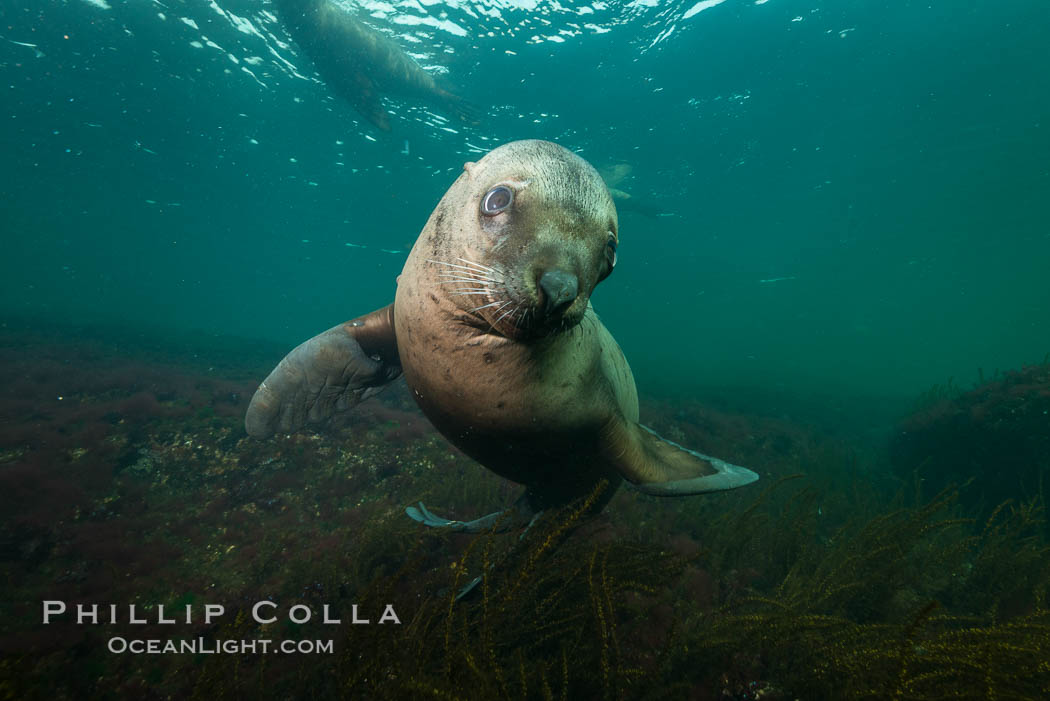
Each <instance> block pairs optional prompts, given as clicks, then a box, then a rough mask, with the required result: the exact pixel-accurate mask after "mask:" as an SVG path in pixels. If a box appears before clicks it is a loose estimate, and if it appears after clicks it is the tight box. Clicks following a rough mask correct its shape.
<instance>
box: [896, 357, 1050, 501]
mask: <svg viewBox="0 0 1050 701" xmlns="http://www.w3.org/2000/svg"><path fill="white" fill-rule="evenodd" d="M890 455H891V459H892V461H893V464H894V467H895V469H896V470H897V472H898V473H899V474H901V475H902V476H908V475H911V474H912V473H913V472H914V471H916V470H918V472H919V474H920V475H921V476H922V477H923V478H924V479H925V480H927V482H928V483H930V484H931V485H933V489H940V488H941V487H943V486H944V485H946V484H949V483H961V482H964V481H966V480H972V483H971V484H970V485H969V486H968V487H967V488H965V489H963V490H962V499H963V501H964V502H966V503H967V504H968V505H972V506H974V507H979V508H981V509H983V511H984V512H985V513H987V512H989V511H990V510H991V509H994V508H995V507H996V506H997V505H998V504H999V503H1000V502H1001V501H1003V500H1004V499H1009V498H1016V497H1017V496H1018V495H1023V494H1040V495H1042V496H1043V498H1044V499H1045V498H1046V495H1047V493H1046V489H1047V477H1048V476H1050V362H1047V361H1046V360H1044V362H1043V363H1041V364H1037V365H1029V366H1026V367H1023V368H1021V369H1020V370H1011V371H1008V372H1005V373H1002V374H1000V373H998V372H996V374H995V376H994V377H993V378H992V379H990V380H987V381H985V378H984V376H983V373H981V380H980V382H979V383H978V384H977V386H975V387H974V388H973V389H971V390H969V391H963V390H961V389H960V388H958V387H957V386H955V385H953V383H952V382H951V381H949V382H948V383H947V385H942V386H938V387H935V388H933V389H931V390H930V391H929V392H927V393H926V395H924V397H923V398H922V401H921V403H920V404H919V405H918V408H917V409H916V411H915V412H913V413H912V414H911V415H910V416H908V417H907V418H905V419H904V420H903V421H901V422H900V424H899V426H898V428H897V431H896V432H895V433H894V435H893V437H892V440H891V445H890Z"/></svg>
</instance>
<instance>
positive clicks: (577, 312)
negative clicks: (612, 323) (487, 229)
mask: <svg viewBox="0 0 1050 701" xmlns="http://www.w3.org/2000/svg"><path fill="white" fill-rule="evenodd" d="M427 262H428V263H431V264H432V265H435V266H437V267H438V269H439V271H440V272H438V273H437V277H438V280H437V284H438V285H441V286H442V287H444V288H445V289H446V290H447V291H446V295H447V296H449V297H452V298H456V299H457V301H456V306H457V307H459V308H460V309H461V310H462V312H463V314H464V317H463V320H464V321H465V322H466V323H468V324H469V325H470V326H473V327H475V328H478V329H484V330H487V331H489V332H491V333H496V334H498V335H501V336H504V337H506V338H511V339H514V340H519V341H520V340H528V339H531V338H542V337H545V336H550V335H553V334H556V333H561V332H564V331H568V330H569V329H571V328H572V327H574V326H576V325H577V324H578V323H580V321H581V320H582V319H583V310H585V309H586V306H587V305H586V302H581V299H580V293H579V292H580V291H579V287H580V284H579V280H578V279H577V277H576V276H575V275H574V274H572V273H569V272H566V271H562V270H549V271H545V272H544V273H543V274H541V275H540V276H539V277H538V279H537V280H536V281H535V283H534V284H533V285H531V286H526V285H522V284H521V282H523V281H514V280H508V279H507V276H505V275H504V273H503V272H502V271H501V270H500V269H499V268H495V267H492V266H489V265H483V264H481V263H478V262H476V261H472V260H468V259H466V258H456V259H455V260H454V261H441V260H432V259H428V261H427ZM519 287H520V288H521V289H518V288H519ZM532 287H534V289H530V288H532Z"/></svg>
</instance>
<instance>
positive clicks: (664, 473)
mask: <svg viewBox="0 0 1050 701" xmlns="http://www.w3.org/2000/svg"><path fill="white" fill-rule="evenodd" d="M605 445H606V451H607V454H608V457H609V459H610V460H612V461H613V463H614V464H615V465H616V467H617V469H618V470H619V472H620V474H621V475H622V476H623V478H624V479H626V480H627V481H628V482H630V483H631V485H632V486H633V487H634V488H635V489H637V490H638V491H640V492H645V493H646V494H654V495H657V496H669V497H675V496H686V495H689V494H703V493H705V492H720V491H723V490H726V489H736V488H737V487H743V486H744V485H746V484H751V483H752V482H754V481H755V480H757V479H758V475H757V474H755V473H754V472H752V471H751V470H749V469H747V468H746V467H740V466H738V465H731V464H729V463H727V462H725V461H723V460H719V459H718V458H713V457H711V456H709V455H704V454H702V453H698V452H696V451H694V450H689V449H688V448H684V447H682V446H680V445H678V444H677V443H674V442H673V441H669V440H667V439H665V438H661V437H660V436H658V435H657V434H656V432H655V431H653V430H652V429H650V428H648V427H646V426H642V425H641V424H638V423H635V422H633V421H627V420H625V419H622V418H620V419H618V420H614V421H613V422H611V424H610V425H609V426H608V427H607V428H606V435H605Z"/></svg>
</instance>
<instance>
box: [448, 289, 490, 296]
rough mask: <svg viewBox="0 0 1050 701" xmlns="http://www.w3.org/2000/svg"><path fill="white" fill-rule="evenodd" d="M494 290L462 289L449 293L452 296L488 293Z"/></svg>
mask: <svg viewBox="0 0 1050 701" xmlns="http://www.w3.org/2000/svg"><path fill="white" fill-rule="evenodd" d="M491 291H492V290H461V291H459V292H452V293H450V294H449V296H450V297H462V296H463V295H487V294H488V293H489V292H491Z"/></svg>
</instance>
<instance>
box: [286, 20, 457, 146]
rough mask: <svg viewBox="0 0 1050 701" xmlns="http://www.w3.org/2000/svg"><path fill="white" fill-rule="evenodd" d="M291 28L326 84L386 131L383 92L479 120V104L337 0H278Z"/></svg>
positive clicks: (388, 122) (388, 121)
mask: <svg viewBox="0 0 1050 701" xmlns="http://www.w3.org/2000/svg"><path fill="white" fill-rule="evenodd" d="M275 2H276V4H277V11H278V14H280V16H281V19H282V20H283V22H284V25H285V26H286V27H287V29H288V33H289V34H291V35H292V38H293V39H295V43H296V44H298V45H299V48H300V49H302V50H303V52H304V53H305V54H306V55H307V56H309V57H310V60H311V61H313V64H314V68H316V69H317V72H318V73H319V74H320V75H321V77H322V78H324V81H325V83H326V84H327V85H328V86H329V87H330V88H331V89H332V90H333V91H335V92H336V93H337V94H339V95H340V96H342V97H343V98H344V99H346V100H347V101H348V102H349V103H350V104H351V105H353V106H354V109H356V110H357V111H358V112H360V113H361V115H362V116H363V117H364V118H365V119H367V120H368V121H369V122H371V123H372V124H373V125H374V126H376V127H377V128H379V129H382V130H383V131H390V115H389V113H388V112H387V111H386V109H384V108H383V105H382V103H381V102H380V100H379V97H380V95H384V94H386V95H397V96H402V97H409V98H422V99H424V100H427V101H429V102H431V103H432V104H434V105H435V106H437V107H438V108H439V109H442V110H444V111H446V112H448V113H450V114H452V115H453V116H455V117H456V118H457V119H459V120H460V121H462V122H465V123H467V124H476V123H477V119H476V118H475V116H474V109H473V108H472V107H471V106H470V105H469V104H468V103H467V102H466V101H464V100H463V99H462V98H461V97H459V96H457V95H454V94H452V93H450V92H448V91H447V90H445V89H443V88H441V87H439V86H438V85H437V83H436V82H435V81H434V77H433V76H432V75H430V74H429V73H427V72H426V71H424V70H423V69H422V68H421V67H420V66H419V64H418V63H416V62H415V61H414V60H412V57H411V56H409V55H408V54H406V53H405V52H404V51H402V50H401V47H399V46H398V45H397V43H396V42H394V41H393V40H392V39H390V38H388V37H386V36H385V35H383V34H381V33H380V32H377V31H376V30H374V29H372V28H371V27H369V26H368V25H366V24H364V23H363V22H361V21H359V20H357V19H356V18H354V16H353V15H351V14H350V13H349V12H347V11H346V10H344V9H343V8H341V7H339V6H337V5H336V4H335V3H334V2H332V0H275Z"/></svg>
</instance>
